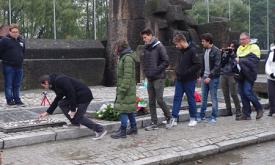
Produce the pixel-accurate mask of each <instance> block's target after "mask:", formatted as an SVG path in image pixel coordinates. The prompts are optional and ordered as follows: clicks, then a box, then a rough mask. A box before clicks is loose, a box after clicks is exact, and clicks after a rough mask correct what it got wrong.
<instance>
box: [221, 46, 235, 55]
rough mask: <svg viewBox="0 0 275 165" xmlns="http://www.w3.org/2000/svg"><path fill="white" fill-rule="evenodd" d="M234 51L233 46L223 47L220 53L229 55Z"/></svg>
mask: <svg viewBox="0 0 275 165" xmlns="http://www.w3.org/2000/svg"><path fill="white" fill-rule="evenodd" d="M233 52H234V49H233V48H224V49H222V54H227V55H231V54H232V53H233Z"/></svg>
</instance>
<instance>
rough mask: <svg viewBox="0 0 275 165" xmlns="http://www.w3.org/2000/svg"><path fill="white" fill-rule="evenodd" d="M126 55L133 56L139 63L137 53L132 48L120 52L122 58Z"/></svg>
mask: <svg viewBox="0 0 275 165" xmlns="http://www.w3.org/2000/svg"><path fill="white" fill-rule="evenodd" d="M125 55H127V56H131V57H132V58H133V59H134V61H135V62H138V60H137V56H136V53H135V52H134V51H133V50H132V49H131V48H130V47H128V48H126V49H124V50H122V51H121V52H120V58H122V57H124V56H125Z"/></svg>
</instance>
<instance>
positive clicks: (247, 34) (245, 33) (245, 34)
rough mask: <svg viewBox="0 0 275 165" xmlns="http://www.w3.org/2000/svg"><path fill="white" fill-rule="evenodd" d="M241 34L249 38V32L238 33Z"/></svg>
mask: <svg viewBox="0 0 275 165" xmlns="http://www.w3.org/2000/svg"><path fill="white" fill-rule="evenodd" d="M242 35H244V36H247V37H248V38H250V34H249V33H247V32H242V33H241V34H240V36H242Z"/></svg>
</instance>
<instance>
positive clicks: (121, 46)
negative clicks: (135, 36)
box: [114, 40, 129, 52]
mask: <svg viewBox="0 0 275 165" xmlns="http://www.w3.org/2000/svg"><path fill="white" fill-rule="evenodd" d="M128 47H129V44H128V41H127V40H118V41H117V42H115V44H114V49H116V48H117V49H118V52H121V51H122V50H123V49H126V48H128Z"/></svg>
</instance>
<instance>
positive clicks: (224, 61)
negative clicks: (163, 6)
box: [221, 41, 241, 120]
mask: <svg viewBox="0 0 275 165" xmlns="http://www.w3.org/2000/svg"><path fill="white" fill-rule="evenodd" d="M237 48H238V43H237V41H232V42H231V43H230V44H229V47H228V48H226V49H222V57H221V89H222V91H223V95H224V100H225V104H226V113H225V114H224V116H232V115H233V113H232V108H231V100H230V95H231V97H232V99H233V102H234V105H235V109H236V120H238V118H240V117H241V106H240V100H239V98H238V93H237V82H236V81H235V79H234V72H233V65H234V62H235V58H236V50H237Z"/></svg>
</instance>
